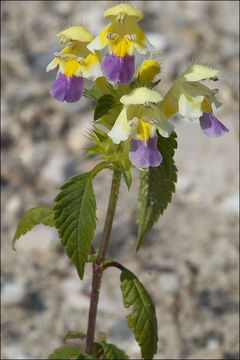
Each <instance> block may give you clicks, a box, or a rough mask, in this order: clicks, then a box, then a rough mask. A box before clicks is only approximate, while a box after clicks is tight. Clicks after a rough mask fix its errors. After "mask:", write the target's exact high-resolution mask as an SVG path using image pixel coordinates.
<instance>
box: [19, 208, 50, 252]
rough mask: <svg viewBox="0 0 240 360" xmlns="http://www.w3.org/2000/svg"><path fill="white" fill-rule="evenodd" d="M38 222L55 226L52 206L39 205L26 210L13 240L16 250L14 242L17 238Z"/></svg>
mask: <svg viewBox="0 0 240 360" xmlns="http://www.w3.org/2000/svg"><path fill="white" fill-rule="evenodd" d="M38 224H44V225H48V226H55V222H54V212H53V207H52V206H38V207H35V208H33V209H30V210H28V211H26V212H25V214H24V215H23V217H22V219H21V220H20V222H19V224H18V226H17V230H16V232H15V234H14V237H13V240H12V247H13V249H14V250H15V248H14V244H15V242H16V240H17V239H18V238H20V236H21V235H24V234H26V233H27V232H28V231H30V230H31V229H32V228H33V227H34V225H38Z"/></svg>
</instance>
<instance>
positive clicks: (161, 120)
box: [108, 87, 173, 168]
mask: <svg viewBox="0 0 240 360" xmlns="http://www.w3.org/2000/svg"><path fill="white" fill-rule="evenodd" d="M161 99H162V96H161V94H160V93H159V92H157V91H154V90H150V89H148V88H145V87H141V88H137V89H135V90H133V91H132V92H131V93H130V94H128V95H124V96H122V97H121V99H120V102H121V103H122V104H123V105H124V106H123V109H122V111H121V113H120V114H119V116H118V118H117V120H116V122H115V124H114V126H113V128H112V130H111V131H110V132H109V133H108V136H109V137H110V138H111V139H112V141H113V142H114V143H115V144H119V143H120V142H121V141H126V140H128V138H129V137H130V138H131V139H130V150H129V159H130V161H131V162H132V164H133V165H134V166H136V167H138V168H146V167H149V166H154V167H156V166H159V165H160V163H161V161H162V155H161V154H160V152H159V150H158V148H157V135H156V131H157V130H158V131H159V133H160V134H161V135H162V136H164V137H169V136H170V134H171V132H172V130H173V126H172V125H171V124H170V123H169V122H168V121H167V119H166V117H165V116H164V115H163V113H162V112H161V110H159V108H158V107H157V105H156V104H157V103H159V102H160V100H161Z"/></svg>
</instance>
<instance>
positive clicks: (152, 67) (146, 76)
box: [136, 59, 160, 84]
mask: <svg viewBox="0 0 240 360" xmlns="http://www.w3.org/2000/svg"><path fill="white" fill-rule="evenodd" d="M159 72H160V65H159V63H158V62H157V61H156V60H152V59H147V60H144V61H143V62H142V64H141V66H140V68H139V69H138V71H137V74H136V79H137V80H138V81H139V83H140V84H146V83H148V82H151V81H153V79H154V78H155V76H156V75H157V74H159Z"/></svg>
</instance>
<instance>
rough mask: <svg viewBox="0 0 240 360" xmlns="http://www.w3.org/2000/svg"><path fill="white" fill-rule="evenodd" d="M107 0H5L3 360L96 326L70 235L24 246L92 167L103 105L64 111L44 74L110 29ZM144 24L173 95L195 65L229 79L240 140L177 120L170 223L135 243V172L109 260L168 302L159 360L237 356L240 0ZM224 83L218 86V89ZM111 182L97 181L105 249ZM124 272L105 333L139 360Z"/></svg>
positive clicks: (45, 235)
mask: <svg viewBox="0 0 240 360" xmlns="http://www.w3.org/2000/svg"><path fill="white" fill-rule="evenodd" d="M112 4H113V2H110V1H109V2H108V1H89V2H85V1H79V2H72V1H59V2H55V1H51V2H44V1H35V2H34V1H30V2H27V1H18V2H13V1H4V2H3V3H2V143H1V146H2V177H1V183H2V340H3V342H2V344H3V346H2V358H3V359H36V358H38V359H46V358H47V357H48V355H49V353H50V352H51V351H52V350H53V349H54V348H56V347H58V346H59V345H61V339H62V337H63V336H64V335H65V333H66V332H67V331H68V330H69V329H72V330H74V329H75V330H77V329H79V330H81V331H83V332H84V331H85V330H86V323H87V312H88V307H89V296H90V284H91V267H90V265H88V266H87V269H86V276H85V278H84V281H82V282H81V281H80V280H79V279H78V277H77V275H76V271H75V269H74V267H73V265H72V263H71V261H70V260H69V259H68V258H67V257H66V256H65V253H64V250H63V248H62V247H61V245H60V242H59V239H58V236H57V232H56V231H55V230H54V229H52V228H48V227H44V226H37V227H35V228H34V229H33V230H32V231H31V232H30V233H29V234H26V235H25V236H24V237H22V238H21V239H19V241H18V243H17V244H16V248H17V251H16V252H14V251H12V249H11V238H12V236H13V234H14V231H15V229H16V226H17V223H18V221H19V220H20V218H21V216H22V215H23V213H24V212H25V211H26V210H27V209H29V208H31V207H34V206H37V205H41V204H43V205H48V204H52V199H53V198H54V196H55V195H56V194H57V192H58V187H59V185H61V184H62V183H63V182H64V181H66V180H67V179H68V178H69V177H70V176H72V175H74V174H77V173H79V172H82V171H87V170H89V169H91V167H92V166H93V165H94V163H95V162H94V159H91V160H87V159H84V158H83V156H84V154H85V153H84V151H83V150H82V149H83V148H84V147H86V146H87V145H88V140H87V139H86V137H85V134H86V132H87V129H88V128H89V127H91V122H92V113H91V111H90V110H89V109H90V105H91V103H90V102H89V100H87V99H84V98H83V99H81V101H79V102H78V103H76V104H65V103H64V104H62V103H58V102H57V101H55V100H54V99H52V98H51V97H50V95H49V86H50V84H51V82H52V81H53V80H54V78H55V72H52V73H48V74H47V73H46V72H45V66H46V65H47V64H48V62H49V61H50V60H51V58H52V56H53V53H54V52H55V51H57V50H58V49H59V45H58V44H57V40H56V38H55V34H56V33H57V32H58V31H60V30H61V29H63V28H64V27H66V26H70V25H75V24H82V25H83V26H85V27H87V28H88V29H89V31H91V32H92V33H93V34H97V33H98V31H99V30H100V29H101V28H102V27H103V26H104V24H105V20H104V18H102V12H103V11H104V10H105V9H106V8H107V7H110V6H112ZM135 5H136V6H138V7H139V8H140V9H142V10H143V11H144V13H145V18H144V20H143V21H142V23H141V26H142V28H143V29H144V31H145V32H146V33H147V35H148V37H149V39H150V40H151V41H152V43H153V44H154V45H155V46H156V47H157V48H158V51H157V53H156V54H154V56H156V57H158V58H159V59H160V61H161V64H162V82H161V84H160V85H159V90H160V91H161V92H162V94H164V93H165V92H166V91H167V89H168V87H169V85H170V84H171V82H172V81H173V80H174V79H175V78H176V76H178V75H179V74H180V72H181V71H182V70H184V69H185V68H186V67H187V66H188V65H189V64H191V63H192V62H200V63H203V64H208V65H210V66H213V67H215V68H218V69H219V70H220V75H219V79H220V81H219V83H218V84H217V85H218V87H219V90H220V91H219V100H220V101H221V102H223V104H224V106H223V107H222V108H220V109H219V110H218V112H217V116H218V118H219V119H220V120H221V121H222V122H223V123H224V124H225V125H226V126H227V127H228V128H229V129H230V132H229V133H228V134H226V135H224V136H223V137H221V138H218V139H209V138H207V137H205V136H204V135H203V134H202V132H201V130H200V127H199V124H198V123H190V122H188V121H186V120H180V119H175V120H174V123H175V125H176V132H177V134H178V139H179V140H178V150H177V152H176V157H175V159H176V165H177V167H178V170H179V172H178V184H177V187H176V193H175V194H174V196H173V201H172V203H171V205H170V206H169V207H168V209H167V210H166V212H165V213H164V216H162V217H161V218H160V220H159V222H158V224H157V225H156V226H155V227H154V228H153V230H152V231H151V232H149V234H148V235H147V236H146V238H145V239H144V242H143V246H142V248H141V249H140V251H139V252H138V253H136V252H135V246H136V234H137V227H136V214H137V212H136V196H137V184H138V179H137V178H138V177H137V175H138V174H137V171H135V172H134V179H133V185H132V189H131V191H130V192H128V191H127V189H126V186H125V185H124V184H122V186H121V191H120V201H119V204H118V208H117V217H116V220H115V222H114V229H113V232H112V239H111V245H110V248H109V253H108V255H109V257H112V258H114V259H116V260H117V261H119V262H121V263H123V264H124V265H125V266H126V267H128V268H130V269H131V270H132V271H133V272H135V273H136V274H137V275H138V276H139V278H140V280H141V281H142V282H143V283H144V284H145V285H146V287H147V289H148V291H149V292H150V293H151V295H152V297H153V300H154V303H155V305H156V311H157V317H158V323H159V334H158V335H159V346H158V353H157V355H156V356H155V358H157V359H200V358H201V359H237V358H238V329H239V327H238V272H237V271H238V141H239V135H238V86H239V83H238V71H239V57H238V51H239V47H238V36H239V32H238V10H239V9H238V8H239V5H238V2H237V1H219V2H218V1H196V2H195V1H186V2H185V1H162V2H160V1H139V2H135ZM214 85H215V84H214ZM110 181H111V177H110V173H108V171H104V172H102V173H101V174H100V175H99V176H98V177H97V178H96V180H95V181H94V189H95V192H96V196H97V205H98V213H97V215H98V219H99V221H98V226H97V232H96V237H95V239H94V242H95V244H96V246H97V243H98V240H99V236H100V234H101V231H102V226H103V221H104V216H105V209H106V204H107V199H108V194H109V185H110ZM125 315H126V311H125V310H124V309H123V306H122V301H121V294H120V289H119V271H118V270H117V269H113V270H111V271H110V270H107V271H106V272H105V274H104V279H103V283H102V289H101V295H100V304H99V314H98V319H97V320H98V321H97V331H104V332H105V333H106V336H107V339H108V341H109V342H113V343H115V344H117V345H118V346H119V347H122V348H123V349H124V350H125V351H126V352H127V353H128V354H129V356H130V357H131V358H140V355H139V350H138V346H137V344H136V342H135V340H134V338H133V335H132V334H131V332H130V330H129V329H128V328H127V326H126V320H125Z"/></svg>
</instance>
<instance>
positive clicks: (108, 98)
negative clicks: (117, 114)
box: [94, 94, 115, 121]
mask: <svg viewBox="0 0 240 360" xmlns="http://www.w3.org/2000/svg"><path fill="white" fill-rule="evenodd" d="M114 105H115V98H114V96H113V95H111V94H105V95H103V96H101V97H100V98H99V99H98V102H97V105H96V108H95V112H94V121H96V120H98V119H100V117H102V116H103V115H105V114H106V113H107V112H108V111H109V110H110V109H111V108H112V107H113V106H114Z"/></svg>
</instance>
